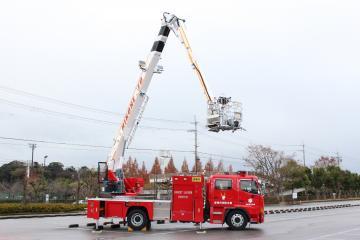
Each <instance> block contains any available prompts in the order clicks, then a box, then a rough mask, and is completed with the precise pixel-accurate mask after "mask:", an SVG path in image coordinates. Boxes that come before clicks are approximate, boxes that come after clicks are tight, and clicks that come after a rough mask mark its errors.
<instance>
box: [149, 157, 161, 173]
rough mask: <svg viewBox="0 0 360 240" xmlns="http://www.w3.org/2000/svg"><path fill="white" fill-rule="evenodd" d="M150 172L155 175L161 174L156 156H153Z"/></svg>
mask: <svg viewBox="0 0 360 240" xmlns="http://www.w3.org/2000/svg"><path fill="white" fill-rule="evenodd" d="M150 174H155V175H158V174H162V171H161V167H160V161H159V159H158V158H157V157H156V158H155V161H154V163H153V166H152V167H151V171H150Z"/></svg>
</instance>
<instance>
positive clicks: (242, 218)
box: [226, 210, 248, 230]
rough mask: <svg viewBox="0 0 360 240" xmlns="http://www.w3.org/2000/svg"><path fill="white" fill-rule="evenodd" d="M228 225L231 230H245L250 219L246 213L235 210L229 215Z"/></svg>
mask: <svg viewBox="0 0 360 240" xmlns="http://www.w3.org/2000/svg"><path fill="white" fill-rule="evenodd" d="M226 224H227V225H228V226H229V228H230V229H231V230H244V229H245V228H246V226H247V224H248V219H247V217H246V215H245V213H244V212H242V211H240V210H234V211H231V212H230V213H229V214H228V215H227V217H226Z"/></svg>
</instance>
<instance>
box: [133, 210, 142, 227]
mask: <svg viewBox="0 0 360 240" xmlns="http://www.w3.org/2000/svg"><path fill="white" fill-rule="evenodd" d="M143 222H144V217H143V215H141V214H140V213H136V214H134V215H132V216H131V223H132V224H133V225H134V226H136V227H138V226H141V224H142V223H143Z"/></svg>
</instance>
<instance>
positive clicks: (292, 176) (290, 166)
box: [280, 160, 310, 191]
mask: <svg viewBox="0 0 360 240" xmlns="http://www.w3.org/2000/svg"><path fill="white" fill-rule="evenodd" d="M280 174H281V177H282V182H283V185H284V188H285V189H290V190H292V191H293V190H294V189H295V188H301V187H304V188H307V187H308V186H309V185H310V180H309V178H308V176H307V175H306V168H305V167H303V166H300V165H299V164H298V163H297V162H296V161H295V160H289V161H287V162H286V164H285V165H284V166H282V167H281V168H280Z"/></svg>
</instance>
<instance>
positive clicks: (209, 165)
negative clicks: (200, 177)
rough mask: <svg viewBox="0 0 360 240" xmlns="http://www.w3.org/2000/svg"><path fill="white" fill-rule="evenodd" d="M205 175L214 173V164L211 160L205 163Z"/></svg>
mask: <svg viewBox="0 0 360 240" xmlns="http://www.w3.org/2000/svg"><path fill="white" fill-rule="evenodd" d="M204 170H205V174H207V175H210V174H212V173H213V172H214V163H213V161H212V159H211V158H209V160H208V161H207V162H206V164H205V167H204Z"/></svg>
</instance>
